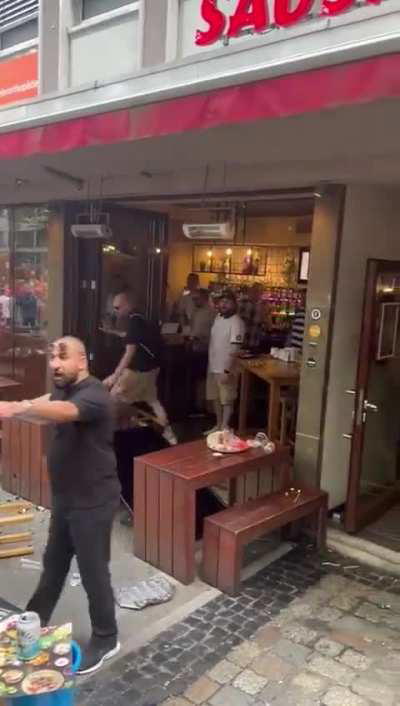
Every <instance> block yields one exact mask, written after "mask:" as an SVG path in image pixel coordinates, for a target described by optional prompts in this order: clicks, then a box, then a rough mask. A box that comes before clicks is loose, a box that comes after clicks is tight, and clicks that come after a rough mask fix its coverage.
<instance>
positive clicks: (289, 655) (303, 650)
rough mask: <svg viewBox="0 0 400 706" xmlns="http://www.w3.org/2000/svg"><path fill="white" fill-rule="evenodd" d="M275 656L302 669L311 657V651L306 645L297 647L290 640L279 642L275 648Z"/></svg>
mask: <svg viewBox="0 0 400 706" xmlns="http://www.w3.org/2000/svg"><path fill="white" fill-rule="evenodd" d="M273 652H274V654H276V655H277V656H278V657H282V659H285V660H287V661H288V662H291V663H292V664H294V665H296V667H302V666H303V664H304V663H305V662H306V660H307V658H308V657H309V656H310V655H311V650H310V649H309V648H308V647H304V645H297V644H296V643H295V642H290V641H289V640H285V639H282V640H278V642H277V643H276V644H275V645H274V648H273Z"/></svg>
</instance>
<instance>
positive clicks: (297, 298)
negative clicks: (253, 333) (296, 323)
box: [210, 278, 305, 331]
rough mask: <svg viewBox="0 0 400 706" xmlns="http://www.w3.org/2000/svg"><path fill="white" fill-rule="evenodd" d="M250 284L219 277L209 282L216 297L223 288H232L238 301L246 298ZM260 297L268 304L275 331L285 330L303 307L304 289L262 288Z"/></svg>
mask: <svg viewBox="0 0 400 706" xmlns="http://www.w3.org/2000/svg"><path fill="white" fill-rule="evenodd" d="M250 287H251V285H250V286H249V285H247V284H235V283H233V282H232V281H231V280H229V279H222V278H219V280H218V282H210V290H211V293H212V294H213V295H214V296H215V297H216V298H217V297H218V295H220V294H221V293H222V292H223V291H224V289H228V288H229V289H230V290H233V291H234V292H235V294H236V296H237V299H238V301H241V300H243V299H247V298H248V296H249V290H250ZM261 296H262V299H263V300H264V301H266V302H267V303H268V305H269V309H270V312H271V317H272V323H273V328H274V329H275V330H276V331H287V330H288V329H289V328H290V325H291V321H292V319H293V317H294V315H295V314H296V312H297V311H298V310H299V309H302V308H303V307H304V299H305V290H304V289H296V288H294V287H268V286H265V287H264V288H263V293H262V295H261Z"/></svg>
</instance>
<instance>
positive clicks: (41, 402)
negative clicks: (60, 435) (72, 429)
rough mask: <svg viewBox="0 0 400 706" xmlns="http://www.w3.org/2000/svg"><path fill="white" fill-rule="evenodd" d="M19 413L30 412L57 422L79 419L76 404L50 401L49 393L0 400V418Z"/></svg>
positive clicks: (9, 417) (65, 422)
mask: <svg viewBox="0 0 400 706" xmlns="http://www.w3.org/2000/svg"><path fill="white" fill-rule="evenodd" d="M20 414H31V415H34V416H35V417H41V418H42V419H48V420H49V421H50V422H56V423H57V424H67V423H68V422H76V421H78V419H79V409H78V407H77V406H76V405H74V404H73V403H72V402H62V401H59V400H53V401H52V400H50V395H44V396H43V397H37V398H36V399H34V400H23V401H22V402H0V419H11V418H12V417H18V415H20Z"/></svg>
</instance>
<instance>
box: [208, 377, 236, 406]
mask: <svg viewBox="0 0 400 706" xmlns="http://www.w3.org/2000/svg"><path fill="white" fill-rule="evenodd" d="M223 377H225V376H224V375H223V374H221V373H210V372H208V374H207V390H206V396H207V399H208V400H209V401H210V402H214V401H217V402H220V404H222V405H226V404H232V403H233V402H234V401H235V400H236V398H237V395H238V376H237V375H230V376H229V382H221V378H223Z"/></svg>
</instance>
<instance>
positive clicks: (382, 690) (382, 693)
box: [352, 676, 395, 706]
mask: <svg viewBox="0 0 400 706" xmlns="http://www.w3.org/2000/svg"><path fill="white" fill-rule="evenodd" d="M352 689H353V691H355V693H356V694H359V695H360V696H365V698H366V699H370V700H371V701H373V702H374V703H377V704H382V706H392V705H393V704H394V701H395V692H394V691H393V689H391V688H390V687H388V686H386V685H385V684H382V683H381V682H379V681H377V680H376V679H369V678H368V677H367V676H362V677H359V678H358V679H356V680H355V681H354V682H353V685H352Z"/></svg>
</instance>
